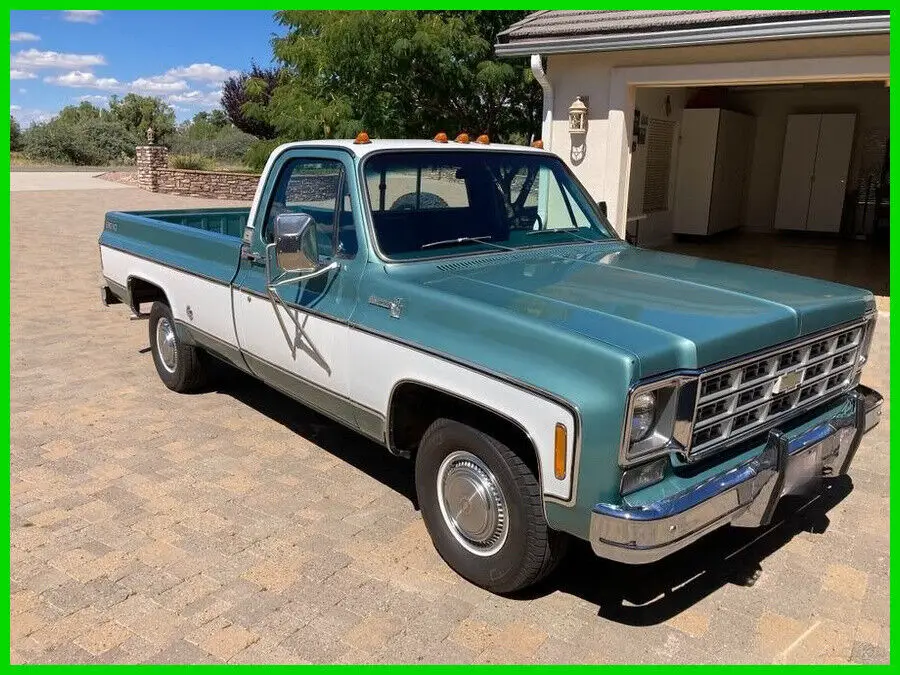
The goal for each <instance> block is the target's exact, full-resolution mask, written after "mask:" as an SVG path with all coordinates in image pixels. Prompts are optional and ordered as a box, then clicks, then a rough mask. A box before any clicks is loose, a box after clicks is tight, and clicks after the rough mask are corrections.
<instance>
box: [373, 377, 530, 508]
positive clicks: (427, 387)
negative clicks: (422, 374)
mask: <svg viewBox="0 0 900 675" xmlns="http://www.w3.org/2000/svg"><path fill="white" fill-rule="evenodd" d="M410 400H414V401H415V407H414V409H410V406H405V405H404V403H406V402H408V401H410ZM439 406H442V407H439ZM441 417H446V418H450V419H454V420H456V421H458V422H463V423H465V424H469V425H471V426H473V427H475V428H477V429H479V430H481V431H484V432H485V433H489V434H491V435H494V436H495V437H497V440H499V441H502V442H504V443H505V444H506V445H507V446H509V447H510V449H511V450H513V451H514V452H516V453H517V454H519V455H520V457H521V458H522V460H523V461H524V462H525V463H526V464H527V465H528V467H529V468H530V469H532V470H533V471H534V472H535V476H536V477H537V479H538V483H539V484H540V485H541V492H542V493H543V476H542V472H541V461H540V455H539V453H538V446H537V443H536V442H535V440H534V438H533V437H532V435H531V433H530V432H529V431H528V429H527V428H526V427H525V426H524V425H523V424H522V423H521V422H519V421H518V420H516V419H514V418H512V417H511V416H509V415H507V414H506V413H504V412H501V411H499V410H496V409H494V408H491V407H489V406H486V405H484V404H483V403H481V402H479V401H475V400H473V399H471V398H468V397H466V396H463V395H461V394H459V393H457V392H453V391H450V390H448V389H445V388H443V387H441V386H438V385H436V384H434V383H430V382H423V381H421V380H416V379H412V378H404V379H401V380H398V381H397V382H395V383H394V386H393V387H392V389H391V393H390V396H389V397H388V408H387V416H386V419H385V439H386V442H387V447H388V450H390V451H391V452H392V453H393V454H396V455H400V456H404V457H412V456H414V455H415V452H416V450H417V448H418V444H419V441H420V440H421V438H422V436H423V435H424V433H425V430H426V429H427V428H428V427H429V426H430V425H431V423H432V422H434V420H436V419H439V418H441ZM523 446H524V447H523Z"/></svg>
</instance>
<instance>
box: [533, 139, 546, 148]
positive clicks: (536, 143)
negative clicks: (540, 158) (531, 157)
mask: <svg viewBox="0 0 900 675" xmlns="http://www.w3.org/2000/svg"><path fill="white" fill-rule="evenodd" d="M531 147H532V148H538V149H539V150H543V149H544V141H542V140H541V139H540V138H539V139H537V140H536V141H534V142H533V143H532V144H531Z"/></svg>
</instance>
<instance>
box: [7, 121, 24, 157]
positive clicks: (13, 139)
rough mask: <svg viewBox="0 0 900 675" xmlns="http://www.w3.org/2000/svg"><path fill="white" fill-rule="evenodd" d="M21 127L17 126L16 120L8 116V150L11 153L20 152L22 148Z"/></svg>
mask: <svg viewBox="0 0 900 675" xmlns="http://www.w3.org/2000/svg"><path fill="white" fill-rule="evenodd" d="M23 145H24V144H23V141H22V127H20V126H19V122H18V120H17V119H16V118H15V117H13V116H12V115H10V116H9V149H10V150H12V151H14V152H15V151H16V150H21V149H22V147H23Z"/></svg>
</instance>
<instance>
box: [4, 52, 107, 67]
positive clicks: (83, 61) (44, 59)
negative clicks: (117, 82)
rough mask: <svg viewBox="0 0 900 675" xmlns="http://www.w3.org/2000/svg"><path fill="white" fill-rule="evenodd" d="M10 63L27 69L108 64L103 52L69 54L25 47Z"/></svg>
mask: <svg viewBox="0 0 900 675" xmlns="http://www.w3.org/2000/svg"><path fill="white" fill-rule="evenodd" d="M10 65H13V66H18V67H19V68H23V69H25V70H33V69H35V68H85V67H89V66H103V65H106V59H104V58H103V55H102V54H67V53H65V52H50V51H47V52H44V51H41V50H39V49H23V50H22V51H20V52H16V54H14V55H13V56H12V57H11V58H10Z"/></svg>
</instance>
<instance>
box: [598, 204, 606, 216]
mask: <svg viewBox="0 0 900 675" xmlns="http://www.w3.org/2000/svg"><path fill="white" fill-rule="evenodd" d="M597 208H598V209H600V213H602V214H603V215H604V216H607V215H609V214H607V213H606V202H597Z"/></svg>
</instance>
